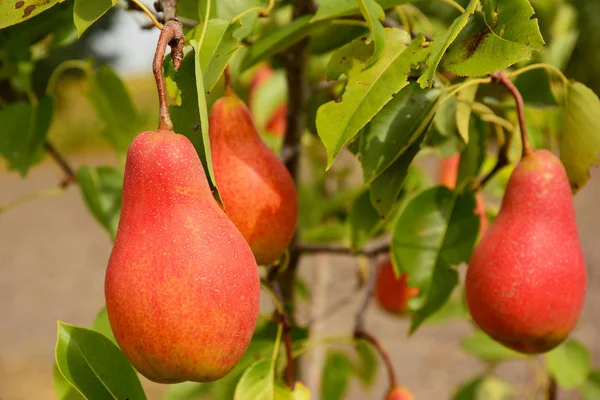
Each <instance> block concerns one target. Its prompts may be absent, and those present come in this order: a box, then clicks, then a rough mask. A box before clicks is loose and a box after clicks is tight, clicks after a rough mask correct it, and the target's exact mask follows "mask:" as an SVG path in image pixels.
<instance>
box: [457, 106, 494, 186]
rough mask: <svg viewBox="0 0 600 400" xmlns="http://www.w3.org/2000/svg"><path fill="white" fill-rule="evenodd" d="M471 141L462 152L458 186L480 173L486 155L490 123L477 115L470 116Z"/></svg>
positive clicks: (469, 130)
mask: <svg viewBox="0 0 600 400" xmlns="http://www.w3.org/2000/svg"><path fill="white" fill-rule="evenodd" d="M469 126H470V127H469V129H468V132H469V141H468V144H467V145H466V146H465V148H464V149H463V151H462V152H461V154H460V162H459V164H458V173H457V177H456V186H457V187H461V186H462V185H463V184H464V183H465V182H468V181H473V179H475V178H477V176H478V175H479V171H481V167H482V166H483V162H484V161H485V156H486V141H485V140H486V137H488V129H489V125H488V124H487V123H486V122H484V121H482V120H481V119H479V118H478V117H476V116H471V118H469Z"/></svg>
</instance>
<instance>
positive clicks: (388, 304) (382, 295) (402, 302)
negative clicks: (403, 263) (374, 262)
mask: <svg viewBox="0 0 600 400" xmlns="http://www.w3.org/2000/svg"><path fill="white" fill-rule="evenodd" d="M407 279H408V277H407V275H406V272H404V273H402V274H401V275H400V277H399V278H396V275H395V273H394V267H393V265H392V261H391V260H390V259H389V258H388V259H386V260H385V261H384V262H383V263H381V265H380V266H379V273H378V275H377V281H376V282H375V299H376V300H377V303H378V304H379V305H380V306H381V308H383V309H384V310H385V311H387V312H389V313H391V314H395V315H406V314H407V311H408V300H409V299H411V298H412V297H415V296H417V295H418V294H419V289H418V288H411V287H408V282H407Z"/></svg>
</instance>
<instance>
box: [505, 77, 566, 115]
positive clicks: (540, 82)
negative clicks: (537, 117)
mask: <svg viewBox="0 0 600 400" xmlns="http://www.w3.org/2000/svg"><path fill="white" fill-rule="evenodd" d="M514 84H515V86H516V87H517V89H519V92H520V93H521V95H522V96H523V101H524V102H525V104H528V105H531V106H534V107H554V106H556V105H558V103H557V101H556V97H555V96H554V92H553V91H552V82H551V81H550V77H549V76H548V71H546V70H545V69H543V68H538V69H532V70H531V71H527V72H524V73H522V74H521V75H518V76H517V77H516V79H515V81H514ZM511 101H512V99H511Z"/></svg>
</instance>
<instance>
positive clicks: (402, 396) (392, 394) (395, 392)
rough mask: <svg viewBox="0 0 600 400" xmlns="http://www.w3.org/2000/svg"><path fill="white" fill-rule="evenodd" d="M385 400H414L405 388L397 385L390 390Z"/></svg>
mask: <svg viewBox="0 0 600 400" xmlns="http://www.w3.org/2000/svg"><path fill="white" fill-rule="evenodd" d="M385 400H415V397H414V396H413V395H412V393H411V392H409V391H408V390H407V389H406V388H404V387H402V386H399V385H397V386H394V387H392V388H391V389H390V391H389V392H388V394H387V396H386V398H385Z"/></svg>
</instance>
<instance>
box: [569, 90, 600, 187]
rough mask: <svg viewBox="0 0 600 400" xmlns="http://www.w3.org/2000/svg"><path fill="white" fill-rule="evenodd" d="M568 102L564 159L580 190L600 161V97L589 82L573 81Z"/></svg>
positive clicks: (571, 177)
mask: <svg viewBox="0 0 600 400" xmlns="http://www.w3.org/2000/svg"><path fill="white" fill-rule="evenodd" d="M565 103H566V106H565V111H564V113H565V114H564V123H563V129H562V134H561V136H560V160H561V161H562V163H563V164H564V166H565V169H566V170H567V175H568V176H569V181H570V182H571V189H572V190H573V192H575V193H576V192H577V191H579V189H581V188H582V187H583V186H584V185H585V184H586V183H587V181H588V180H589V179H590V172H589V169H590V167H592V166H594V165H598V162H600V159H599V158H598V155H599V154H600V118H598V116H599V115H600V100H599V99H598V96H597V95H596V94H595V93H594V92H593V91H592V90H591V89H589V88H587V87H586V86H585V85H583V84H581V83H579V82H572V83H570V84H569V85H568V86H567V94H566V96H565Z"/></svg>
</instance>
